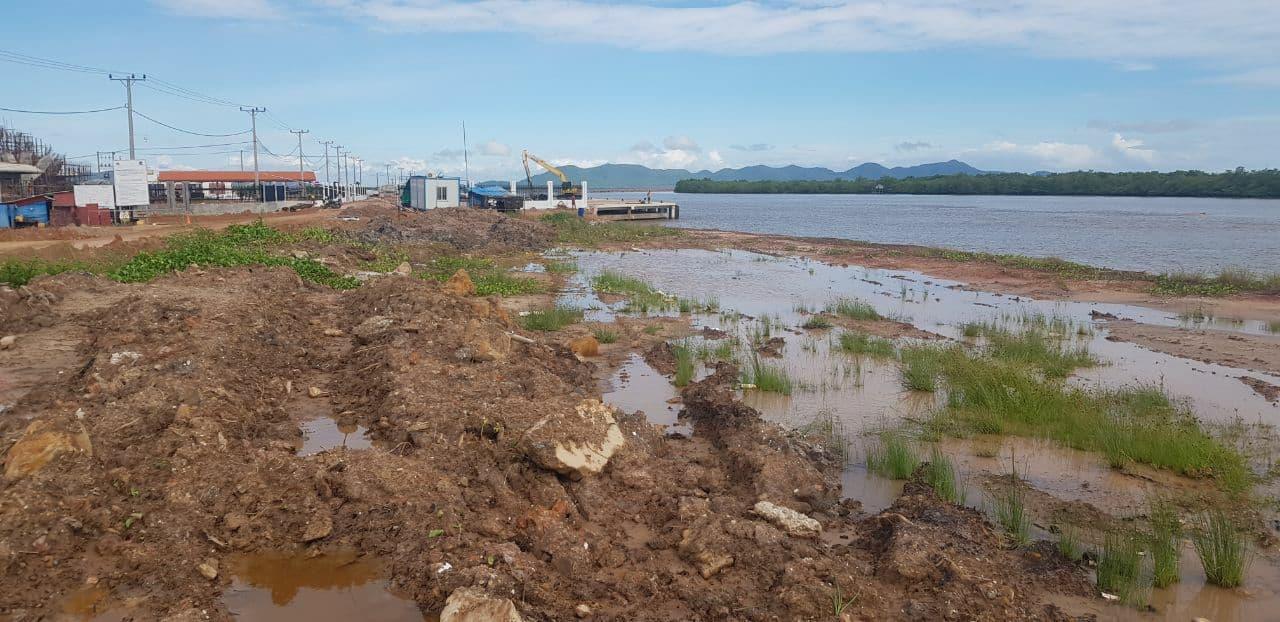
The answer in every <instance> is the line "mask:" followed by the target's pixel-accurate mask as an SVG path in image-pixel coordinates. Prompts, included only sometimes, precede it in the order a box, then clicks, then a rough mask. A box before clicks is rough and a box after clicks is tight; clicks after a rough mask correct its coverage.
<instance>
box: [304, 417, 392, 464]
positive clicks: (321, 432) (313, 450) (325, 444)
mask: <svg viewBox="0 0 1280 622" xmlns="http://www.w3.org/2000/svg"><path fill="white" fill-rule="evenodd" d="M368 431H369V430H368V428H365V427H364V426H362V425H358V424H356V423H354V422H338V421H335V420H334V419H331V418H329V417H320V418H318V419H312V420H310V421H306V422H303V424H302V446H301V447H299V448H298V455H299V456H312V455H315V454H318V453H320V452H322V451H327V450H330V449H337V448H346V449H368V448H369V447H372V446H373V441H371V440H370V439H369V437H368V436H366V435H365V433H366V432H368Z"/></svg>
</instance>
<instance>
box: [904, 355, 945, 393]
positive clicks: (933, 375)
mask: <svg viewBox="0 0 1280 622" xmlns="http://www.w3.org/2000/svg"><path fill="white" fill-rule="evenodd" d="M950 356H952V355H951V353H950V350H948V349H945V348H938V347H934V346H910V347H906V348H903V349H902V352H901V358H902V368H901V370H900V372H899V373H900V375H901V379H902V387H903V388H904V389H907V390H909V391H927V392H933V391H936V390H937V389H938V376H939V374H941V373H942V369H943V363H944V360H945V359H947V358H948V357H950Z"/></svg>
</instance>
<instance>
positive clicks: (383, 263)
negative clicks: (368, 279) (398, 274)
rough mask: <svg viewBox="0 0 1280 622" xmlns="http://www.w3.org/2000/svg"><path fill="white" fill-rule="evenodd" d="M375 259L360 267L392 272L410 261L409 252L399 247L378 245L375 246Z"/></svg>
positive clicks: (373, 270) (374, 270) (371, 270)
mask: <svg viewBox="0 0 1280 622" xmlns="http://www.w3.org/2000/svg"><path fill="white" fill-rule="evenodd" d="M373 254H374V259H372V260H370V261H366V262H363V263H361V264H360V268H361V269H363V270H368V271H370V272H391V271H392V270H395V269H396V268H398V267H400V264H401V263H403V262H406V261H409V255H408V253H405V252H404V251H403V250H400V249H397V248H389V247H385V246H378V247H374V248H373Z"/></svg>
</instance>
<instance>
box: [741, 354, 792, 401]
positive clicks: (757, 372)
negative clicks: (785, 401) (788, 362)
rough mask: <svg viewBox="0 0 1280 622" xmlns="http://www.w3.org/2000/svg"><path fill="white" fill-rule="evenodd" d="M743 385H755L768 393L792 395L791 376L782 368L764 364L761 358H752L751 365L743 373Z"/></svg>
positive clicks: (757, 388)
mask: <svg viewBox="0 0 1280 622" xmlns="http://www.w3.org/2000/svg"><path fill="white" fill-rule="evenodd" d="M742 374H743V377H742V383H743V384H752V385H755V387H756V390H759V391H764V392H766V393H781V394H783V395H791V390H792V383H791V376H790V375H788V374H787V370H785V369H783V368H782V367H775V366H773V365H769V364H767V363H762V362H761V361H760V357H758V356H756V357H752V359H751V364H750V365H749V366H747V367H746V368H745V369H743V371H742Z"/></svg>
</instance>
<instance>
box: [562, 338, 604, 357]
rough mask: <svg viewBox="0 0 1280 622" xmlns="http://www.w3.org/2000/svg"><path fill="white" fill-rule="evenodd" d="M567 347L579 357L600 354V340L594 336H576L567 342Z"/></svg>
mask: <svg viewBox="0 0 1280 622" xmlns="http://www.w3.org/2000/svg"><path fill="white" fill-rule="evenodd" d="M569 349H570V350H573V353H574V354H576V355H578V356H581V357H591V356H599V355H600V342H599V341H597V340H596V338H595V337H593V336H591V335H587V336H586V337H578V338H577V339H573V340H571V341H570V342H569Z"/></svg>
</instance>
